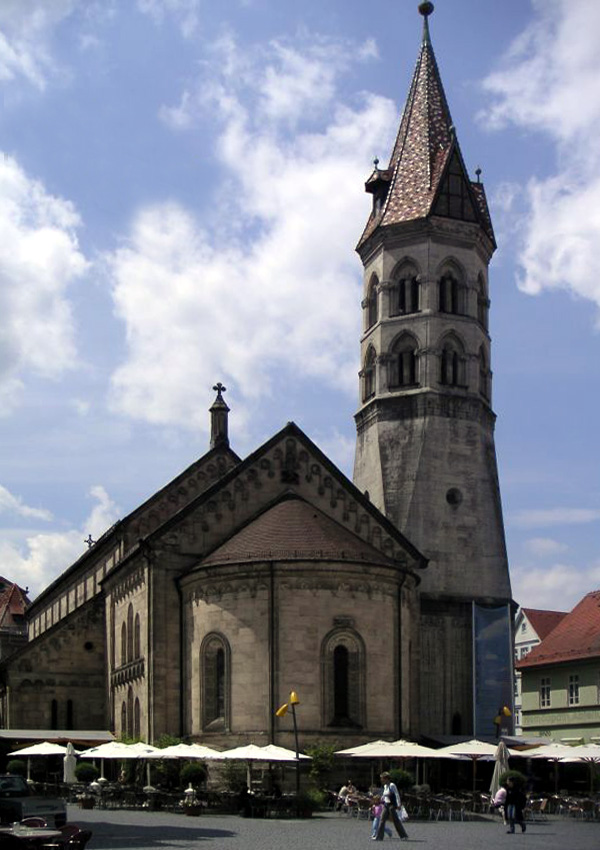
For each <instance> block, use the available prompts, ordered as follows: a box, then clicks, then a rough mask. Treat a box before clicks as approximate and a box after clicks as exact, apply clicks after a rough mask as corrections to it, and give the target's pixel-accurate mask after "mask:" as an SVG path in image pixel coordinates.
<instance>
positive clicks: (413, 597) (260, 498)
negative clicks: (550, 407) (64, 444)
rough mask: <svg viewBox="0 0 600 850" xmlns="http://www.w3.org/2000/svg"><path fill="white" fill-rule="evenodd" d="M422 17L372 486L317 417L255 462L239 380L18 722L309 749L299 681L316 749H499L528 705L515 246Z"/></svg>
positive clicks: (50, 593)
mask: <svg viewBox="0 0 600 850" xmlns="http://www.w3.org/2000/svg"><path fill="white" fill-rule="evenodd" d="M419 10H420V12H421V14H422V15H423V16H424V30H423V40H422V44H421V48H420V51H419V57H418V61H417V67H416V70H415V74H414V77H413V80H412V84H411V88H410V92H409V96H408V100H407V104H406V107H405V110H404V114H403V117H402V120H401V124H400V130H399V133H398V138H397V142H396V145H395V147H394V150H393V153H392V157H391V161H390V164H389V166H388V168H386V169H384V170H379V169H378V168H376V169H375V172H374V173H373V175H372V176H371V177H370V178H369V180H368V181H367V184H366V188H367V191H369V192H372V193H373V212H372V215H371V217H370V219H369V222H368V224H367V227H366V229H365V232H364V233H363V236H362V237H361V240H360V243H359V247H358V251H359V254H360V256H361V259H362V261H363V263H364V266H365V300H364V302H363V309H364V315H365V330H364V334H363V336H362V340H361V347H362V362H363V369H362V371H361V374H360V388H361V408H360V410H359V412H358V414H357V416H356V421H357V428H358V437H357V452H356V466H355V484H352V482H350V481H349V480H348V479H347V478H346V477H345V476H344V475H343V474H342V473H341V472H340V471H339V470H338V469H337V468H336V467H335V465H334V464H333V463H332V462H331V461H330V460H329V459H328V458H327V457H326V456H325V455H324V454H323V453H322V452H321V451H320V450H319V449H318V448H317V447H316V446H315V445H314V444H313V443H312V442H311V441H310V439H309V438H308V437H307V436H306V435H305V434H304V433H303V432H302V431H301V430H300V429H299V428H298V427H297V426H296V425H294V424H293V423H289V424H288V425H286V427H285V428H283V429H282V430H281V431H280V432H279V433H277V434H275V435H274V436H273V437H272V438H271V439H270V440H268V441H267V442H266V443H265V444H264V445H263V446H261V447H259V448H258V449H257V450H256V451H255V452H253V453H252V454H251V455H250V456H249V457H247V458H246V459H245V460H241V459H240V458H239V457H238V456H237V454H236V453H235V452H234V451H233V450H232V449H231V448H230V446H229V437H228V407H227V405H226V403H225V401H224V399H223V394H222V393H223V391H224V388H223V387H222V386H221V385H220V384H218V385H217V386H216V387H215V390H216V391H217V397H216V400H215V402H214V404H213V406H212V408H211V418H212V427H211V448H210V450H209V451H208V452H207V454H205V455H204V456H202V457H201V458H200V459H199V460H197V461H196V462H195V463H194V464H192V466H190V467H189V469H187V470H185V471H184V472H182V473H181V474H180V475H178V476H177V477H176V478H175V479H174V480H173V481H172V482H171V483H170V484H168V485H167V486H166V487H165V488H163V489H162V490H160V491H159V492H158V493H156V494H155V495H154V496H152V497H151V498H150V499H148V500H147V501H146V502H144V504H142V505H141V506H140V507H138V508H137V509H136V510H134V511H133V512H132V513H131V514H130V515H129V516H128V517H126V518H125V519H123V520H121V521H120V522H119V523H117V524H116V525H115V526H114V527H113V528H111V529H110V530H109V531H107V532H106V534H105V535H104V536H103V537H102V538H101V539H100V540H99V541H98V542H97V543H96V544H95V545H93V546H92V547H91V548H90V549H89V551H87V552H86V553H85V554H84V555H82V557H81V558H80V559H79V560H78V561H77V562H76V563H74V564H73V565H72V566H71V567H69V568H68V569H67V570H66V571H65V572H64V573H63V574H62V575H61V576H60V577H58V578H57V579H56V581H55V582H54V583H53V584H52V585H51V586H50V587H48V588H47V589H46V590H45V591H44V592H43V593H42V594H41V595H40V596H39V597H38V598H37V599H36V600H35V601H34V603H33V604H32V606H31V609H30V611H29V612H28V623H29V643H28V644H27V646H26V647H24V648H23V649H22V650H20V651H19V652H18V653H16V655H15V656H13V657H12V658H11V659H10V660H9V661H7V662H6V663H4V664H0V703H1V704H2V706H3V711H4V717H5V718H6V723H7V725H12V726H18V727H20V728H23V727H34V726H37V727H38V728H48V727H52V726H55V727H62V728H65V727H68V728H70V729H76V728H86V729H105V728H107V727H109V728H110V729H111V730H112V731H114V732H115V733H116V734H117V735H121V734H124V733H126V734H129V735H135V736H138V735H140V736H141V737H143V738H144V739H146V740H148V741H153V740H156V738H158V737H159V736H160V735H161V734H163V733H169V734H171V735H178V736H185V737H189V738H192V739H202V740H203V741H206V742H207V743H213V744H215V745H216V746H224V745H233V744H235V743H238V742H245V741H247V740H249V739H253V740H260V739H261V738H262V739H264V740H265V741H274V742H277V743H281V744H283V745H287V746H293V731H292V728H291V724H290V721H289V719H285V720H279V719H277V718H276V717H275V710H276V709H277V707H278V706H279V705H280V704H281V703H283V702H285V701H286V700H287V697H288V695H289V691H290V690H291V689H294V690H296V691H297V692H298V694H299V696H300V701H301V706H300V709H299V712H300V713H301V722H300V735H301V740H302V741H307V740H310V741H314V740H322V741H327V740H335V741H336V742H339V743H342V742H344V743H347V744H348V745H350V744H353V743H355V742H358V741H364V740H365V739H370V738H371V739H372V738H388V739H389V738H398V737H400V736H406V737H409V736H410V737H418V736H419V735H420V734H427V735H429V736H435V735H447V734H452V733H454V734H465V735H469V736H472V735H473V734H479V735H486V734H487V735H493V734H494V732H495V727H494V719H495V716H496V715H497V712H498V707H499V706H503V705H511V704H512V644H511V629H510V620H511V613H512V602H511V594H510V582H509V576H508V565H507V560H506V550H505V544H504V532H503V524H502V510H501V504H500V493H499V488H498V479H497V470H496V457H495V449H494V438H493V431H494V420H495V415H494V413H493V411H492V408H491V380H492V376H491V367H490V362H491V345H490V338H489V332H488V310H489V305H490V301H489V280H488V263H489V260H490V258H491V256H492V254H493V252H494V249H495V240H494V234H493V230H492V225H491V221H490V217H489V212H488V208H487V203H486V199H485V193H484V190H483V185H482V184H481V183H480V182H479V179H478V180H477V181H474V182H473V181H471V180H470V178H469V176H468V174H467V172H466V168H465V165H464V162H463V159H462V155H461V152H460V148H459V145H458V141H457V137H456V133H455V130H454V125H453V123H452V119H451V117H450V112H449V109H448V105H447V102H446V98H445V95H444V91H443V87H442V83H441V79H440V75H439V71H438V68H437V64H436V61H435V57H434V54H433V49H432V46H431V41H430V37H429V29H428V21H427V19H428V16H429V14H431V11H432V10H433V6H432V4H431V3H421V5H420V7H419ZM357 306H358V305H357ZM366 491H368V492H366ZM422 552H423V553H424V554H422ZM428 560H429V561H430V565H429V566H427V564H428ZM509 731H510V730H509Z"/></svg>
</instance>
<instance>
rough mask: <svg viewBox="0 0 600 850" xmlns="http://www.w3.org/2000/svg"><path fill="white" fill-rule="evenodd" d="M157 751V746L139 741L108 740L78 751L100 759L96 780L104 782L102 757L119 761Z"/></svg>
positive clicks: (83, 754)
mask: <svg viewBox="0 0 600 850" xmlns="http://www.w3.org/2000/svg"><path fill="white" fill-rule="evenodd" d="M157 751H158V747H153V746H152V745H151V744H144V743H143V742H139V743H137V744H123V743H121V741H109V742H108V743H106V744H100V745H99V746H97V747H90V748H89V749H88V750H83V752H81V753H79V755H80V756H83V757H84V758H93V759H100V777H99V779H98V781H99V782H100V781H104V782H106V779H105V777H104V759H117V760H119V761H122V760H125V759H145V758H148V756H149V755H150V754H151V753H155V752H157ZM146 781H147V786H148V787H152V786H151V782H150V765H149V764H148V765H147V780H146Z"/></svg>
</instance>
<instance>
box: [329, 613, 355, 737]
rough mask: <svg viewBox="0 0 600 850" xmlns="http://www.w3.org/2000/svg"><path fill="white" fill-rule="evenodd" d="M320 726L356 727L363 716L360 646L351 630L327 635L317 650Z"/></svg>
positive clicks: (337, 631) (336, 631) (342, 630)
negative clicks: (319, 675) (320, 697)
mask: <svg viewBox="0 0 600 850" xmlns="http://www.w3.org/2000/svg"><path fill="white" fill-rule="evenodd" d="M321 669H322V673H323V677H322V679H323V682H322V684H323V725H324V726H329V727H331V726H334V727H347V728H348V727H349V728H356V729H358V728H360V727H362V726H363V724H364V720H365V719H364V713H365V696H364V688H365V671H364V644H363V642H362V639H361V638H360V636H359V635H358V634H357V633H356V632H355V631H354V630H353V629H340V630H335V631H334V632H332V633H330V634H329V635H328V636H327V637H326V638H325V640H324V642H323V646H322V650H321Z"/></svg>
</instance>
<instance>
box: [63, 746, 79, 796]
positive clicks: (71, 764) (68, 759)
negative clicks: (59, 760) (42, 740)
mask: <svg viewBox="0 0 600 850" xmlns="http://www.w3.org/2000/svg"><path fill="white" fill-rule="evenodd" d="M76 764H77V758H76V755H75V747H74V746H73V744H72V743H71V742H70V741H69V743H68V744H67V751H66V753H65V754H64V756H63V782H64V783H65V785H72V784H73V783H74V782H76V781H77V777H76V776H75V765H76Z"/></svg>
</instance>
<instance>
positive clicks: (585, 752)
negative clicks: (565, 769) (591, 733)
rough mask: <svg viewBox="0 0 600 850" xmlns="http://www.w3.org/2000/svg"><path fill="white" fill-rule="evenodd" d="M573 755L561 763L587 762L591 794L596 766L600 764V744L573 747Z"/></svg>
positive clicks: (563, 759)
mask: <svg viewBox="0 0 600 850" xmlns="http://www.w3.org/2000/svg"><path fill="white" fill-rule="evenodd" d="M571 749H572V750H573V755H572V756H569V757H568V758H562V759H561V760H560V761H561V762H577V761H579V762H587V763H588V764H589V766H590V792H593V790H594V765H595V764H598V763H599V762H600V744H580V745H579V746H577V747H571Z"/></svg>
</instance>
